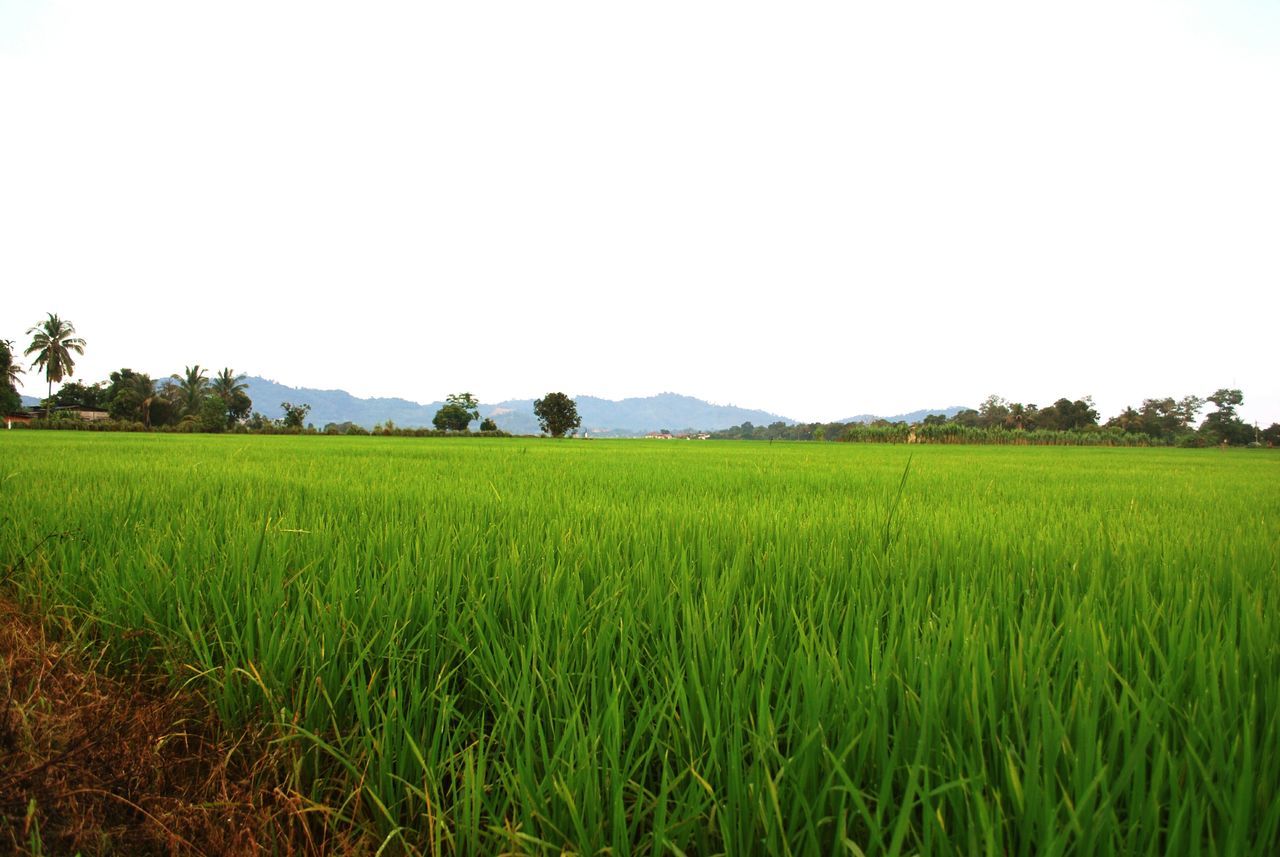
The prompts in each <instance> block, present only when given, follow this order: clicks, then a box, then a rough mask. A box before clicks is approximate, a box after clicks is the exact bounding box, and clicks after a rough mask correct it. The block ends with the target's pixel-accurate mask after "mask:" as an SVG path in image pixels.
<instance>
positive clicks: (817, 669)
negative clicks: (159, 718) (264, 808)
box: [0, 431, 1280, 855]
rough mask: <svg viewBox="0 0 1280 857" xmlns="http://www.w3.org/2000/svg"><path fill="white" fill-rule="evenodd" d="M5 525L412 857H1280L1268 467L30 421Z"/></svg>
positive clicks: (17, 436)
mask: <svg viewBox="0 0 1280 857" xmlns="http://www.w3.org/2000/svg"><path fill="white" fill-rule="evenodd" d="M0 527H2V529H0V571H4V574H5V576H6V577H7V578H8V586H9V588H10V590H11V591H17V592H18V593H19V595H20V597H21V598H22V599H23V600H24V601H26V602H27V603H30V604H33V605H34V604H38V605H40V606H41V608H42V609H44V610H46V611H48V612H49V613H50V614H52V615H53V616H63V617H68V616H69V617H72V619H73V620H74V621H75V622H76V623H78V624H81V625H85V626H87V627H88V628H89V629H90V631H91V633H93V634H95V635H98V636H100V637H103V638H106V639H108V640H112V641H114V642H113V648H112V649H111V651H113V652H114V653H115V657H116V658H117V659H118V660H117V665H118V666H119V667H120V668H127V665H128V664H129V663H130V661H131V659H132V660H137V659H140V658H143V657H148V658H151V659H153V660H154V658H155V656H156V654H157V653H159V654H160V655H161V656H162V658H161V663H164V664H167V668H168V669H169V670H171V671H172V674H173V678H174V681H175V682H191V683H192V685H193V686H196V687H198V688H199V689H200V690H201V691H202V692H203V693H204V694H205V695H206V696H207V697H208V698H209V699H210V700H211V702H212V703H213V704H215V705H216V706H217V709H218V712H219V713H220V715H221V716H222V717H223V718H225V719H226V721H228V722H229V723H231V724H244V723H248V722H263V721H266V722H270V723H272V724H275V729H276V730H277V732H278V735H279V738H280V740H281V741H282V742H285V743H286V744H287V745H288V746H290V747H291V748H293V750H294V751H295V752H296V753H297V765H298V768H297V770H298V781H299V782H300V783H301V784H302V786H303V788H305V790H306V791H307V792H308V794H309V796H310V797H311V799H313V800H315V801H316V802H317V803H319V804H322V805H324V806H327V807H329V808H331V810H332V811H333V812H335V813H338V814H340V815H341V817H342V818H344V819H346V823H349V824H351V825H355V826H357V827H359V828H363V829H365V830H367V831H370V832H371V833H373V835H374V841H375V842H379V843H382V844H383V845H384V846H385V851H384V853H391V854H395V853H407V854H424V855H425V854H432V855H439V854H451V853H457V854H496V853H502V852H506V853H533V854H559V853H561V852H562V851H565V852H573V853H579V854H605V853H607V854H612V855H629V854H681V853H683V854H688V855H710V854H730V855H746V854H771V855H772V854H796V855H800V854H805V855H809V854H813V855H826V854H853V855H858V854H867V855H875V854H895V855H896V854H930V855H933V854H991V855H1006V854H1007V855H1066V854H1071V855H1093V854H1119V853H1123V854H1143V855H1146V854H1150V855H1164V854H1212V855H1236V854H1268V853H1277V852H1280V793H1278V789H1277V787H1278V786H1280V455H1278V454H1276V453H1273V452H1270V451H1266V450H1231V451H1220V450H1171V449H1105V448H1102V449H1094V448H1088V449H1086V448H1049V447H1025V448H1008V447H999V448H997V447H950V446H927V447H908V446H880V445H874V446H864V445H852V444H823V443H792V444H784V443H777V444H765V443H750V442H667V443H661V442H650V441H561V442H557V441H550V440H536V439H484V440H477V439H457V440H454V439H413V438H366V437H357V438H344V437H246V436H234V435H223V436H178V435H169V436H160V435H122V434H89V433H79V432H34V431H12V432H4V433H0ZM139 631H145V632H148V633H142V634H139V633H138V632H139Z"/></svg>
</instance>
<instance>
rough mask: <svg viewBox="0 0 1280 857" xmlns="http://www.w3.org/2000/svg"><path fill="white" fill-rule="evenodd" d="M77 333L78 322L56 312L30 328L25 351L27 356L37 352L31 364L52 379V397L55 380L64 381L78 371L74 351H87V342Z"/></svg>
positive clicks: (46, 378) (50, 382) (50, 380)
mask: <svg viewBox="0 0 1280 857" xmlns="http://www.w3.org/2000/svg"><path fill="white" fill-rule="evenodd" d="M75 333H76V328H75V325H73V324H72V323H71V322H69V321H63V320H62V319H60V318H58V316H56V315H54V314H53V313H49V317H48V318H47V319H45V320H44V321H42V322H40V323H39V324H36V325H33V326H32V327H30V328H28V329H27V334H28V335H29V336H31V344H30V345H28V346H27V350H26V352H25V353H26V356H27V357H30V356H31V355H32V354H34V355H35V356H36V359H35V362H34V363H32V364H31V368H33V369H40V370H41V371H43V372H44V377H45V380H46V381H48V382H49V398H53V382H54V381H57V382H59V383H61V382H62V379H63V378H66V377H70V376H71V375H74V374H75V368H76V363H75V360H73V359H72V357H71V353H72V352H75V353H76V354H84V346H85V342H84V340H83V339H81V338H80V337H78V336H76V335H75Z"/></svg>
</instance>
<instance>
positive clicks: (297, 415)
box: [280, 402, 311, 428]
mask: <svg viewBox="0 0 1280 857" xmlns="http://www.w3.org/2000/svg"><path fill="white" fill-rule="evenodd" d="M280 409H281V410H282V411H284V418H283V419H282V420H280V424H281V425H282V426H284V427H285V428H302V424H303V423H304V422H306V420H307V414H309V413H311V406H310V405H294V404H291V403H290V402H281V403H280Z"/></svg>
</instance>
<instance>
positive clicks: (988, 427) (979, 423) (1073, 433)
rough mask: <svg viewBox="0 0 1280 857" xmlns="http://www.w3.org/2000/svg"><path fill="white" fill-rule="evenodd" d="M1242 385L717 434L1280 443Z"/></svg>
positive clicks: (1275, 428)
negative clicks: (1109, 413) (1138, 401)
mask: <svg viewBox="0 0 1280 857" xmlns="http://www.w3.org/2000/svg"><path fill="white" fill-rule="evenodd" d="M1243 402H1244V395H1243V394H1242V393H1241V392H1240V391H1239V390H1229V389H1220V390H1216V391H1215V392H1213V393H1212V394H1211V395H1209V396H1207V397H1205V398H1203V399H1202V398H1200V397H1198V396H1184V397H1182V398H1181V399H1173V398H1158V399H1144V400H1143V402H1142V405H1141V406H1140V407H1138V408H1133V407H1128V408H1125V409H1124V411H1122V412H1121V413H1120V414H1119V415H1117V416H1115V417H1112V418H1111V419H1109V420H1107V421H1106V422H1105V423H1101V424H1099V422H1098V411H1097V409H1096V408H1095V407H1094V405H1093V401H1092V400H1091V399H1088V398H1085V399H1076V400H1071V399H1065V398H1063V399H1058V400H1057V401H1056V402H1054V403H1053V404H1052V405H1049V406H1047V407H1044V408H1040V407H1037V406H1036V405H1024V404H1022V403H1020V402H1007V401H1005V400H1004V399H1002V398H1000V397H999V396H994V395H993V396H989V397H988V398H987V400H986V401H985V402H983V403H982V405H981V407H979V408H978V409H977V410H974V409H972V408H964V409H961V410H960V411H958V412H956V413H954V414H952V415H950V416H947V415H944V414H929V415H925V416H924V417H923V418H922V419H920V420H919V421H917V422H906V421H900V422H890V421H888V420H873V421H870V422H866V423H861V422H859V423H796V424H794V425H789V424H787V423H784V422H775V423H771V424H770V425H768V426H755V425H752V424H751V423H743V424H742V425H740V426H736V427H734V428H731V429H727V430H724V431H718V432H714V433H713V434H712V437H713V438H718V439H744V440H828V441H839V442H846V443H976V444H1001V445H1005V444H1008V445H1046V446H1191V447H1195V446H1216V445H1219V444H1227V445H1230V446H1247V445H1252V444H1257V445H1267V446H1276V445H1280V423H1272V425H1271V426H1270V427H1269V428H1267V429H1259V428H1257V427H1256V426H1251V425H1249V424H1247V423H1245V422H1244V421H1243V420H1241V419H1240V417H1239V416H1238V415H1237V413H1236V408H1237V407H1238V406H1239V405H1241V404H1243ZM1206 403H1211V404H1213V405H1215V406H1216V408H1217V409H1216V410H1214V411H1212V412H1211V413H1209V415H1208V416H1207V417H1206V418H1205V420H1204V421H1203V423H1201V424H1200V425H1199V426H1198V427H1197V426H1196V416H1197V414H1198V413H1199V412H1200V410H1201V409H1202V408H1203V407H1204V406H1205V404H1206Z"/></svg>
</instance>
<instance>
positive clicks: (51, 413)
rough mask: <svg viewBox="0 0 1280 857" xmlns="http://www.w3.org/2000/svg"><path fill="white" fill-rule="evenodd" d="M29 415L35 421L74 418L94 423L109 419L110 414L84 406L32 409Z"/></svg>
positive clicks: (103, 410) (102, 409) (104, 410)
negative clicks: (33, 417)
mask: <svg viewBox="0 0 1280 857" xmlns="http://www.w3.org/2000/svg"><path fill="white" fill-rule="evenodd" d="M31 413H32V414H33V415H34V416H35V418H36V419H40V420H47V419H56V418H58V417H62V418H66V417H75V418H76V419H81V420H84V421H85V422H89V423H94V422H97V421H98V420H106V419H110V418H111V414H110V413H109V412H108V411H107V410H106V409H104V408H91V407H86V406H85V405H56V406H55V407H53V408H34V409H33V410H32V411H31Z"/></svg>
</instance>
